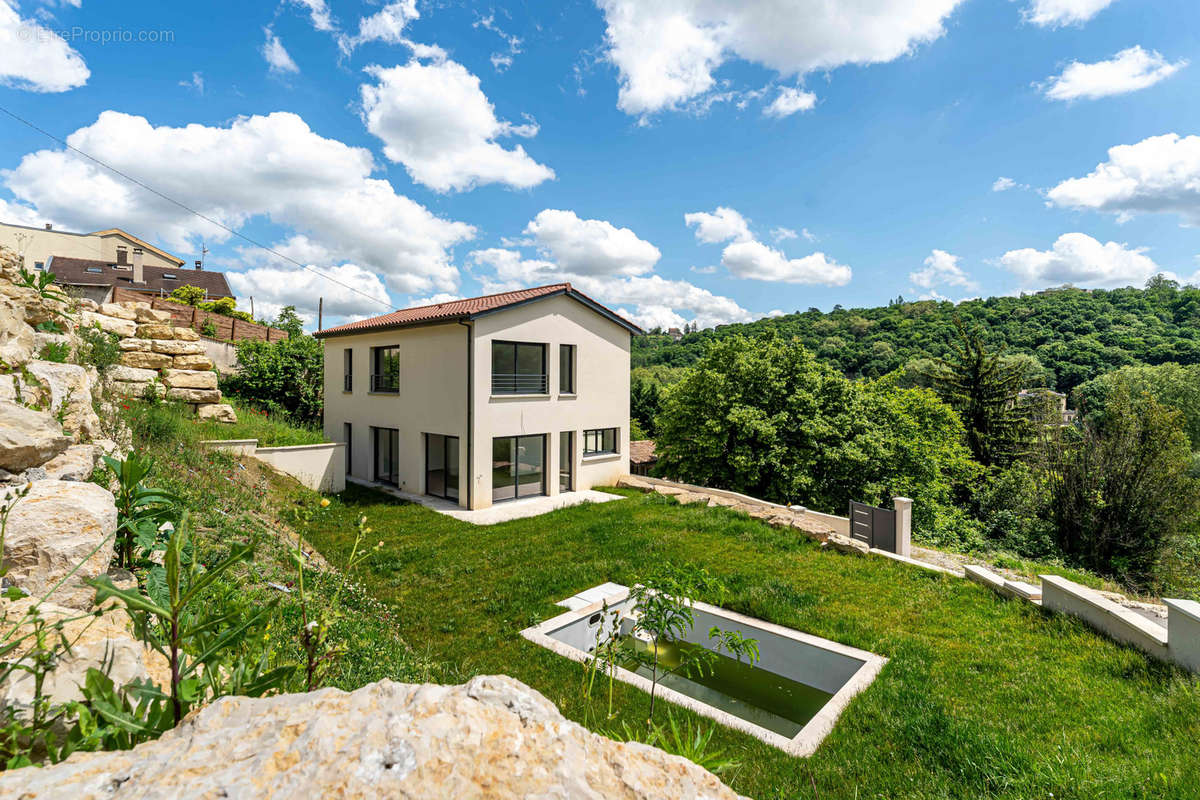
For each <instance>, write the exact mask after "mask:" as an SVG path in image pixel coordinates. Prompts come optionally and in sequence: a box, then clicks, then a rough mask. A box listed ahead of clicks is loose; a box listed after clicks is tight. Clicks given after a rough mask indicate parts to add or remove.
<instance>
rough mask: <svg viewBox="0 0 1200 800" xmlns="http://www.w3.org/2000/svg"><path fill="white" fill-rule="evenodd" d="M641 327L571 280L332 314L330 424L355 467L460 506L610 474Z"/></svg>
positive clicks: (625, 432)
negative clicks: (370, 313) (353, 315)
mask: <svg viewBox="0 0 1200 800" xmlns="http://www.w3.org/2000/svg"><path fill="white" fill-rule="evenodd" d="M640 333H642V331H641V329H640V328H638V326H636V325H634V324H633V323H631V322H629V321H628V320H626V319H624V318H623V317H621V316H620V315H618V314H616V313H614V312H613V311H610V310H609V309H607V308H605V307H604V306H602V305H600V304H599V303H597V302H595V301H594V300H592V299H591V298H589V297H587V296H586V295H584V294H582V293H580V292H578V291H576V290H575V289H573V288H572V287H571V285H570V284H569V283H560V284H555V285H552V286H541V287H537V288H533V289H523V290H520V291H515V292H505V293H503V294H495V295H489V296H487V297H476V298H471V299H467V300H456V301H453V302H450V303H440V304H438V305H432V306H423V307H421V308H410V309H405V310H403V311H395V312H393V313H391V314H385V315H383V316H381V317H375V318H373V319H366V320H361V321H359V322H351V323H348V324H346V325H340V326H338V327H335V328H326V329H325V330H321V331H318V332H317V333H316V334H315V335H316V336H317V337H318V338H321V339H324V341H325V435H326V436H327V437H328V438H329V439H330V440H331V441H340V442H345V443H346V462H347V470H346V471H347V473H348V474H349V475H351V476H354V477H358V478H361V479H364V480H369V481H376V482H379V483H384V484H390V485H392V486H396V487H398V488H400V489H404V490H406V491H409V492H413V493H417V494H428V495H433V496H436V497H441V498H444V499H447V500H450V501H453V502H455V503H457V504H458V505H459V506H462V507H463V508H469V509H479V508H487V507H488V506H490V505H492V504H493V503H496V502H501V501H505V500H513V499H517V498H522V497H530V496H535V495H556V494H559V493H561V492H569V491H579V490H583V489H588V488H591V487H593V486H601V485H612V484H613V483H615V482H616V480H617V478H618V477H620V476H621V475H623V474H626V473H628V471H629V349H630V339H631V337H632V336H633V335H634V334H640Z"/></svg>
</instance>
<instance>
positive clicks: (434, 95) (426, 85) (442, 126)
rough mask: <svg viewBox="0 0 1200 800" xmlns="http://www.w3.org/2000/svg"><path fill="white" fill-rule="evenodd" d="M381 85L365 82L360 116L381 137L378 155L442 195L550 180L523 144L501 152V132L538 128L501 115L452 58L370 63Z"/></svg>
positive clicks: (546, 170)
mask: <svg viewBox="0 0 1200 800" xmlns="http://www.w3.org/2000/svg"><path fill="white" fill-rule="evenodd" d="M366 72H367V73H368V74H370V75H371V76H372V77H374V78H375V79H376V80H377V81H378V83H375V84H363V85H362V86H361V87H359V88H360V91H361V93H362V104H363V120H364V122H365V123H366V126H367V130H369V131H370V132H371V133H373V134H374V135H375V136H378V137H379V138H380V139H382V140H383V143H384V148H383V152H384V155H386V156H387V157H388V158H389V159H391V160H392V161H396V162H399V163H401V164H403V165H404V167H405V169H406V170H408V174H409V175H411V176H412V179H413V180H414V181H417V182H418V183H421V184H424V185H425V186H428V187H429V188H431V189H435V190H437V191H439V192H446V191H451V190H455V191H462V190H465V189H470V188H473V187H475V186H477V185H480V184H485V183H503V184H506V185H508V186H512V187H514V188H519V189H526V188H529V187H531V186H536V185H537V184H539V183H541V182H542V181H546V180H549V179H551V178H553V177H554V170H552V169H550V168H549V167H547V166H545V165H543V164H539V163H538V162H536V161H534V160H533V159H532V158H530V157H529V155H528V154H527V153H526V152H525V148H523V147H521V146H520V145H516V146H514V147H513V148H512V149H505V148H504V147H502V146H501V145H499V144H497V143H496V141H495V140H496V139H497V138H500V137H504V136H523V137H530V136H533V135H535V134H536V133H537V125H536V124H533V123H528V122H527V123H526V124H523V125H514V124H512V123H511V122H506V121H504V120H501V119H498V118H497V117H496V111H495V108H494V107H493V106H492V104H491V102H490V101H489V100H488V98H487V96H486V95H485V94H484V93H483V91H482V90H481V89H480V88H479V78H477V77H476V76H475V75H473V74H471V73H470V72H469V71H468V70H467V69H466V67H464V66H463V65H462V64H459V63H457V62H455V61H440V62H435V63H432V64H423V63H421V62H420V61H418V60H416V59H414V60H413V61H410V62H409V63H408V64H406V65H404V66H396V67H390V68H384V67H378V66H371V67H367V69H366Z"/></svg>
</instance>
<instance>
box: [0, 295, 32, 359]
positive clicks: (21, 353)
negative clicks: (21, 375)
mask: <svg viewBox="0 0 1200 800" xmlns="http://www.w3.org/2000/svg"><path fill="white" fill-rule="evenodd" d="M33 352H34V351H33V328H32V327H31V326H30V325H28V324H27V323H26V322H25V307H24V306H23V305H21V304H20V303H18V302H17V301H15V300H13V299H11V298H8V297H0V367H9V368H12V367H19V366H21V365H22V364H25V363H26V362H28V361H29V359H31V358H33Z"/></svg>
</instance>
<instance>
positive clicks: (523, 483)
mask: <svg viewBox="0 0 1200 800" xmlns="http://www.w3.org/2000/svg"><path fill="white" fill-rule="evenodd" d="M545 493H546V437H545V436H544V435H538V436H501V437H497V438H495V439H492V502H499V501H501V500H513V499H515V498H518V497H533V496H534V495H539V494H545Z"/></svg>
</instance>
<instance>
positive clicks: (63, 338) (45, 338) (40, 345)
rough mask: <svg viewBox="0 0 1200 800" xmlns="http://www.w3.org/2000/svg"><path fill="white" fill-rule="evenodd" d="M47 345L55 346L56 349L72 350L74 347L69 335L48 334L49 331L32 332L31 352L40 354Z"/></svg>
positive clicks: (72, 339)
mask: <svg viewBox="0 0 1200 800" xmlns="http://www.w3.org/2000/svg"><path fill="white" fill-rule="evenodd" d="M47 345H56V346H58V347H66V348H71V349H73V348H74V347H75V341H74V338H73V337H72V336H71V334H69V333H50V332H49V331H39V330H34V332H33V352H35V353H41V352H42V350H43V349H45V347H46V346H47Z"/></svg>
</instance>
